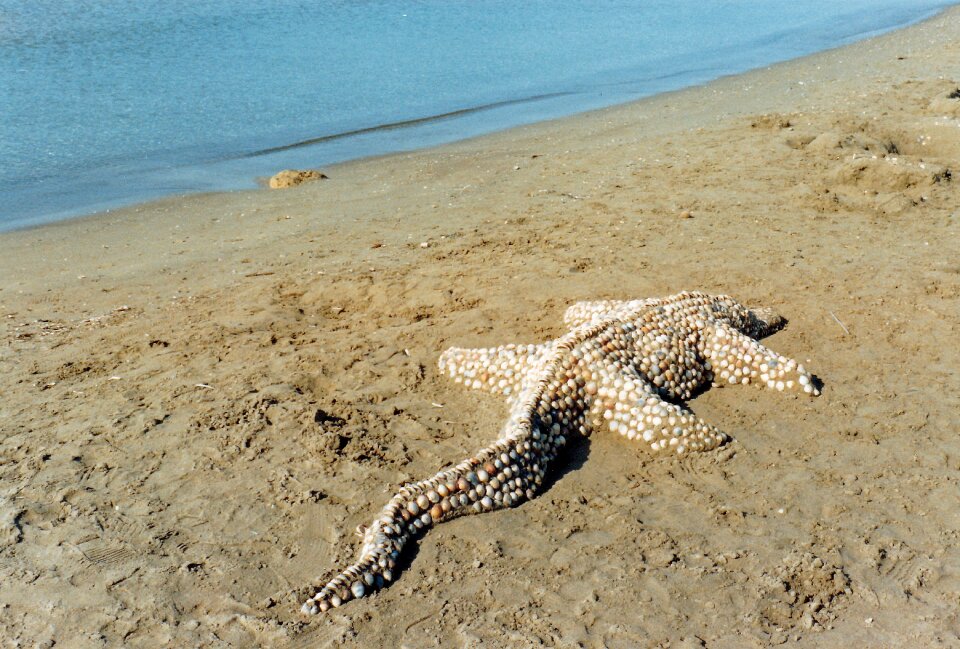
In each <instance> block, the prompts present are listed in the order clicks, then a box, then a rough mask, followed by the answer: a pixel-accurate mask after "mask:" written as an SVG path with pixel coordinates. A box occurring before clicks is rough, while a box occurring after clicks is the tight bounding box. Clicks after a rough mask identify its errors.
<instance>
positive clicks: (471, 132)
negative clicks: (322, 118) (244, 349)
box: [0, 5, 953, 235]
mask: <svg viewBox="0 0 960 649" xmlns="http://www.w3.org/2000/svg"><path fill="white" fill-rule="evenodd" d="M952 6H953V5H951V6H946V7H943V8H941V9H937V10H934V11H931V12H927V13H924V14H923V15H920V16H917V17H915V18H913V19H910V20H907V21H904V22H901V23H898V24H894V25H890V26H888V27H884V28H881V29H874V30H868V31H864V32H861V33H857V34H853V35H849V36H847V37H845V38H844V39H842V42H840V43H838V44H836V45H834V46H832V47H828V48H824V49H822V50H817V51H815V52H810V53H808V54H804V55H802V56H799V57H795V58H790V59H784V60H776V61H770V62H767V63H763V64H760V65H757V66H754V67H750V68H747V69H742V70H736V71H734V72H728V71H724V70H723V69H722V68H720V67H704V68H700V69H688V70H680V71H675V72H672V73H670V74H669V75H664V76H662V77H660V78H659V79H643V80H642V81H643V82H645V84H646V85H648V86H649V85H651V82H654V81H658V82H660V84H661V87H659V88H657V89H655V90H652V91H651V92H648V93H646V94H641V95H637V94H632V95H630V96H629V97H625V98H622V99H619V98H616V96H617V95H618V94H628V95H629V94H630V93H617V92H613V93H611V94H612V96H613V97H615V99H614V100H613V101H610V99H609V97H610V95H608V96H607V97H606V98H605V96H604V94H603V93H602V92H601V93H597V92H593V93H587V92H585V91H577V90H571V91H566V92H554V93H545V94H537V95H532V96H529V97H520V98H515V99H509V100H504V101H498V102H493V103H489V104H483V105H478V106H472V107H465V108H461V109H457V110H453V111H448V112H444V113H439V114H436V115H428V116H424V117H415V118H411V119H404V120H400V121H396V122H390V123H385V124H379V125H371V126H368V127H362V128H356V129H350V130H346V131H343V132H335V133H330V134H321V135H318V136H316V137H310V138H306V139H302V140H298V141H294V142H289V143H286V144H279V145H274V146H268V147H264V148H259V149H256V150H252V151H249V152H242V153H238V154H235V155H228V156H223V157H220V158H218V159H215V160H206V161H204V162H201V163H195V162H194V163H188V164H179V165H177V164H173V165H170V166H168V167H162V166H161V167H158V166H154V167H151V168H142V169H138V170H135V171H132V172H127V173H123V174H121V175H119V176H118V177H116V178H113V180H112V182H111V181H109V180H108V181H107V182H106V183H104V179H105V177H106V176H107V174H106V172H107V171H109V167H108V168H106V169H102V168H98V169H96V170H94V171H92V172H90V173H89V174H80V175H79V177H77V178H73V179H68V180H66V181H65V183H64V184H65V185H66V186H68V187H69V188H72V189H79V188H83V187H85V186H88V185H90V186H104V187H105V190H107V191H105V192H104V193H106V194H108V195H109V194H110V191H109V189H110V188H111V187H113V186H117V187H119V186H129V185H130V184H131V182H133V183H136V181H137V180H138V179H140V178H146V176H147V175H148V174H149V175H151V176H152V178H151V180H152V181H153V184H154V185H155V187H154V188H152V189H143V190H142V191H141V192H140V193H136V194H133V195H129V196H126V197H123V198H115V199H106V200H103V201H101V202H96V203H92V204H89V203H88V204H86V205H83V206H79V207H76V208H73V209H62V210H54V211H49V212H45V213H44V214H40V215H37V214H33V215H30V214H27V215H24V216H20V217H14V218H12V219H7V220H0V235H2V234H3V233H4V232H12V231H17V230H26V229H33V228H38V227H44V226H49V225H56V224H58V223H60V222H63V221H66V220H74V219H78V218H85V217H97V216H100V215H103V214H108V213H109V212H110V211H111V210H114V209H118V208H128V207H133V206H138V205H143V204H147V203H152V202H154V201H157V200H161V199H164V198H172V197H178V196H179V197H182V196H191V195H200V194H211V193H214V194H216V193H222V192H232V191H243V190H252V189H255V188H257V187H258V186H262V180H263V175H262V174H261V175H259V176H258V175H256V174H251V173H249V167H247V166H245V165H244V161H248V160H251V159H254V158H258V159H260V160H261V162H269V166H270V168H272V169H273V170H274V171H279V170H280V169H283V168H318V167H321V166H322V167H324V168H330V167H332V166H334V165H337V164H341V163H346V162H355V161H359V160H364V159H367V158H375V157H382V156H389V155H394V154H401V153H409V152H412V151H423V150H427V149H431V148H434V147H437V146H440V145H445V144H452V143H455V142H461V141H466V140H472V139H475V138H478V137H483V136H486V135H490V134H494V133H502V132H505V131H509V130H512V129H515V128H522V127H524V126H529V125H531V124H536V123H543V122H550V121H555V120H558V119H565V118H571V117H576V116H580V115H585V114H588V113H595V112H599V111H603V110H608V109H613V108H618V107H623V106H627V105H630V104H634V103H638V102H643V101H647V100H649V99H652V98H654V97H658V96H661V95H664V94H669V93H673V92H677V91H681V90H686V89H689V88H695V87H701V86H704V85H707V84H709V83H711V82H714V81H717V80H720V79H724V78H728V77H736V76H740V75H744V74H747V73H749V72H752V71H755V70H762V69H767V68H771V67H775V66H777V65H781V64H784V63H789V62H793V61H799V60H803V59H806V58H810V57H813V56H816V55H819V54H822V53H824V52H829V51H833V50H836V49H841V48H845V47H850V46H855V45H858V44H862V43H864V42H866V41H868V40H871V39H873V38H877V37H880V36H884V35H887V34H890V33H893V32H896V31H900V30H903V29H907V28H910V27H913V26H915V25H919V24H921V23H924V22H927V21H930V20H934V19H936V18H937V17H939V16H940V15H942V14H943V13H944V12H946V11H948V10H949V9H950V8H951V7H952ZM679 79H682V81H681V82H680V83H675V82H676V81H677V80H679ZM672 82H673V83H672ZM611 85H612V86H613V85H618V84H611ZM653 85H656V84H653ZM591 94H592V97H589V95H591ZM584 95H588V98H586V99H584V97H583V96H584ZM573 98H579V99H581V101H580V103H579V104H578V103H577V102H576V101H571V100H572V99H573ZM125 171H128V170H125ZM234 172H236V173H234ZM224 174H226V176H227V177H232V179H233V180H232V181H228V182H223V177H224ZM205 178H208V179H209V186H207V187H204V186H203V185H204V184H205V181H204V179H205ZM164 180H166V182H164ZM158 181H159V182H158ZM183 184H189V185H192V186H195V187H197V188H196V189H190V190H187V191H184V190H183V188H182V187H178V185H183ZM157 185H159V187H157ZM90 191H92V190H90Z"/></svg>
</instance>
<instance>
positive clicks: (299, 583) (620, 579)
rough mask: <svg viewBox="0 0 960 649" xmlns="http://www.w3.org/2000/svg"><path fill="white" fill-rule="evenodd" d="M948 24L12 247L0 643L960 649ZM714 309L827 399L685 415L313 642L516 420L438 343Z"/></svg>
mask: <svg viewBox="0 0 960 649" xmlns="http://www.w3.org/2000/svg"><path fill="white" fill-rule="evenodd" d="M958 87H960V13H958V12H957V11H950V12H947V13H946V14H944V15H941V16H940V17H938V18H935V19H933V20H931V21H928V22H925V23H923V24H921V25H918V26H915V27H913V28H910V29H907V30H904V31H901V32H897V33H894V34H890V35H886V36H883V37H880V38H877V39H873V40H870V41H867V42H865V43H861V44H858V45H854V46H851V47H847V48H843V49H839V50H835V51H832V52H827V53H823V54H820V55H817V56H813V57H809V58H806V59H803V60H800V61H795V62H789V63H785V64H781V65H777V66H775V67H773V68H770V69H766V70H760V71H756V72H752V73H749V74H746V75H741V76H738V77H732V78H727V79H722V80H720V81H717V82H715V83H712V84H710V85H707V86H704V87H701V88H696V89H691V90H688V91H683V92H678V93H673V94H669V95H664V96H660V97H657V98H654V99H651V100H647V101H643V102H639V103H635V104H631V105H627V106H623V107H618V108H614V109H609V110H605V111H600V112H596V113H590V114H587V115H582V116H577V117H573V118H569V119H564V120H559V121H555V122H549V123H544V124H539V125H534V126H531V127H526V128H522V129H516V130H512V131H508V132H504V133H500V134H497V135H493V136H487V137H484V138H479V139H475V140H470V141H466V142H461V143H458V144H455V145H450V146H446V147H441V148H438V149H432V150H428V151H423V152H416V153H412V154H403V155H395V156H388V157H384V158H379V159H370V160H364V161H359V162H355V163H350V164H346V165H340V166H337V167H331V168H327V169H324V170H323V171H324V172H325V173H326V174H327V175H328V176H329V179H327V180H324V181H323V182H315V183H306V184H303V185H302V186H299V187H294V188H290V189H287V190H285V191H275V192H271V191H269V190H262V191H252V192H241V193H232V194H220V195H206V196H194V197H188V198H171V199H168V200H164V201H160V202H156V203H151V204H148V205H142V206H138V207H134V208H130V209H126V210H119V211H115V212H111V213H109V214H106V215H101V216H97V217H92V218H87V219H80V220H76V221H72V222H69V223H65V224H61V225H55V226H48V227H44V228H39V229H33V230H28V231H22V232H13V233H8V234H5V235H3V236H2V237H0V277H2V278H3V282H2V285H0V315H2V316H3V317H2V323H3V324H2V329H0V340H2V344H0V393H2V395H3V399H2V402H0V638H2V642H0V646H10V647H20V646H24V647H32V646H42V647H50V646H56V647H120V646H124V647H159V646H190V647H193V646H197V647H255V646H263V647H277V648H291V647H299V648H306V647H314V646H317V647H328V646H345V647H375V646H385V647H386V646H390V647H428V646H443V647H457V646H463V647H503V646H511V647H539V646H582V647H645V646H662V647H668V646H669V647H709V648H711V649H714V648H724V647H726V648H733V647H766V646H772V645H778V644H783V643H791V645H793V646H800V647H851V646H869V647H906V646H911V647H921V646H922V647H930V646H960V620H958V614H957V610H958V602H960V533H958V529H960V491H958V486H960V484H958V483H960V414H958V413H960V371H958V370H960V346H958V341H960V258H958V254H957V253H958V252H960V237H958V231H960V211H958V206H960V181H958V179H957V178H955V177H954V173H955V172H957V171H958V170H960V98H957V97H956V96H955V95H957V94H958V93H955V91H956V90H957V89H958ZM685 289H691V290H692V289H696V290H703V291H707V292H710V293H728V294H730V295H733V296H734V297H736V298H738V299H739V300H741V301H743V302H745V303H748V304H754V305H763V306H768V307H772V308H774V309H776V310H777V311H778V312H780V313H782V314H783V315H784V316H786V317H787V318H788V320H789V324H788V325H787V327H786V328H785V329H783V330H782V331H780V332H778V333H776V334H775V335H774V336H772V337H770V338H768V339H766V341H765V344H767V345H769V346H770V347H772V348H773V349H775V350H777V351H778V352H781V353H783V354H785V355H788V356H791V357H794V358H797V359H798V360H800V361H801V362H803V363H804V364H805V365H806V366H807V367H808V368H809V369H810V370H811V371H812V372H814V373H815V374H816V375H817V376H818V377H819V378H820V379H821V380H822V381H823V383H824V393H823V395H822V396H821V397H819V398H818V399H810V398H807V397H804V396H802V395H801V396H797V395H795V394H778V393H776V392H769V391H760V390H757V389H755V388H752V387H738V388H733V387H727V388H723V389H712V390H709V391H707V392H706V393H704V394H703V395H701V396H699V397H697V398H696V399H694V400H693V401H692V402H691V404H690V405H691V407H692V408H693V410H694V411H695V412H696V413H697V414H698V415H700V416H701V417H703V418H704V419H705V420H707V421H708V422H710V423H712V424H714V425H716V426H718V427H719V428H721V429H722V430H724V431H726V432H728V433H730V434H732V435H733V436H734V437H735V438H736V441H735V442H734V443H732V444H730V445H728V446H726V447H724V448H722V449H720V450H718V451H713V452H710V453H704V454H699V455H694V456H691V457H686V458H683V459H677V458H676V457H673V456H669V455H663V456H653V455H651V454H650V453H647V452H645V451H644V450H643V448H641V447H639V446H638V445H636V444H631V443H630V442H628V441H627V440H625V439H623V438H621V437H619V436H616V435H612V434H598V435H596V436H594V437H592V438H591V439H589V440H586V441H582V442H578V443H576V444H574V445H573V446H572V447H571V448H569V450H568V452H567V453H566V455H565V456H563V458H561V460H560V461H559V462H558V464H557V467H556V468H557V470H556V471H555V472H554V478H555V479H554V481H553V482H552V484H551V485H550V486H549V489H547V490H546V491H545V492H544V493H542V494H541V495H540V496H539V497H537V498H536V499H535V500H532V501H530V502H526V503H524V504H522V505H521V506H519V507H517V508H514V509H509V510H504V511H499V512H494V513H489V514H483V515H480V516H470V517H464V518H460V519H457V520H455V521H452V522H449V523H445V524H443V525H440V526H438V527H437V528H435V529H434V530H432V531H431V532H430V533H428V534H427V536H426V537H425V538H424V539H423V540H422V541H421V542H420V544H419V546H418V548H417V549H415V550H414V551H412V552H410V553H409V554H408V555H407V557H406V560H405V564H407V567H406V568H405V569H404V570H403V572H402V573H401V574H400V576H399V578H398V579H397V580H396V582H395V583H394V584H393V585H392V586H391V587H390V588H388V589H386V590H384V591H382V592H380V593H379V594H377V595H375V596H373V597H369V598H365V599H363V600H360V601H356V602H351V603H349V604H348V605H347V606H344V607H342V608H339V609H335V610H333V611H331V612H329V613H327V614H325V615H321V616H317V617H305V616H302V615H301V613H300V610H299V605H300V602H301V601H302V598H303V597H304V596H306V595H307V594H308V593H309V592H310V591H311V589H310V586H311V585H319V584H321V583H323V581H324V579H325V578H329V577H331V576H332V575H333V574H334V573H335V571H336V570H338V569H340V568H342V567H343V566H345V565H346V564H347V563H348V562H350V561H352V559H353V558H354V556H355V553H356V552H357V550H358V547H359V542H358V539H357V538H356V537H355V536H354V529H355V528H356V526H357V525H358V524H361V523H367V522H369V521H370V520H371V518H372V516H374V515H375V514H376V512H377V511H378V510H379V509H380V507H381V506H382V505H383V504H384V503H385V502H386V500H387V499H388V498H389V496H390V494H392V493H393V491H395V489H396V488H397V487H398V486H399V485H400V484H402V483H403V482H405V481H408V480H413V479H418V478H424V477H427V476H430V475H432V474H433V473H434V472H436V471H437V470H438V469H440V468H441V467H443V466H445V465H449V464H452V463H455V462H459V461H460V460H462V459H463V458H465V457H467V456H468V455H469V454H470V453H472V452H473V451H475V450H476V449H479V448H481V447H483V446H485V445H487V444H488V443H489V442H490V441H492V440H493V439H494V438H495V437H496V435H497V432H498V431H499V429H500V427H501V425H502V423H503V419H504V415H505V412H506V408H505V406H504V404H503V402H502V400H501V399H500V398H497V397H494V396H492V395H489V394H485V393H481V392H475V391H466V390H463V389H462V388H460V387H459V386H457V385H455V384H453V383H452V382H450V381H449V380H447V379H445V378H444V377H443V376H441V375H440V373H439V371H438V370H437V367H436V362H437V358H438V356H439V354H440V353H441V352H442V351H443V350H444V349H446V348H447V347H449V346H451V345H457V346H463V347H479V346H490V345H499V344H503V343H508V342H542V341H544V340H547V339H550V338H554V337H557V336H558V335H561V334H562V333H563V332H564V327H563V323H562V315H563V311H564V309H565V308H566V307H567V306H568V305H570V304H572V303H573V302H575V301H578V300H584V299H588V300H596V299H623V298H638V297H653V296H662V295H669V294H671V293H675V292H677V291H680V290H685Z"/></svg>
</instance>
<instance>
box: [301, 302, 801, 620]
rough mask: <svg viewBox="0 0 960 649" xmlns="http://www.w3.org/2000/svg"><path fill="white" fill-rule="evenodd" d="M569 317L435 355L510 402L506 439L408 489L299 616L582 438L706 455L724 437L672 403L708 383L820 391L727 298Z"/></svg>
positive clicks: (382, 577) (366, 586)
mask: <svg viewBox="0 0 960 649" xmlns="http://www.w3.org/2000/svg"><path fill="white" fill-rule="evenodd" d="M565 319H566V321H567V324H568V325H569V326H570V327H571V328H572V330H571V331H570V333H568V334H567V335H565V336H563V337H562V338H559V339H557V340H554V341H551V342H549V343H545V344H542V345H505V346H502V347H496V348H488V349H460V348H452V349H449V350H447V351H446V352H444V354H442V355H441V357H440V361H439V366H440V370H441V372H443V373H445V374H448V375H449V376H451V377H453V379H454V380H455V381H457V382H459V383H462V384H464V385H466V386H467V387H470V388H474V389H481V390H486V391H490V392H494V393H497V394H502V395H505V396H507V397H508V398H509V401H510V403H511V410H510V417H509V419H508V421H507V424H506V425H505V426H504V428H503V430H502V431H501V435H500V438H499V439H498V440H497V441H496V442H495V443H494V444H493V445H491V446H489V447H487V448H485V449H483V450H481V451H480V452H479V453H477V454H476V455H475V456H474V457H471V458H468V459H467V460H464V461H463V462H461V463H460V464H458V465H457V466H455V467H452V468H450V469H448V470H445V471H441V472H440V473H438V474H437V475H435V476H433V477H432V478H430V479H427V480H423V481H420V482H417V483H413V484H409V485H406V486H404V487H403V488H401V489H400V490H399V491H398V492H397V494H396V495H394V497H393V498H392V499H391V500H390V502H389V503H388V504H387V505H386V507H384V509H383V510H382V511H381V513H380V515H379V516H378V517H377V519H376V520H374V521H373V523H372V524H371V525H370V526H369V527H368V528H366V529H365V530H364V531H363V533H362V534H363V547H362V548H361V552H360V557H359V559H358V561H357V562H356V563H355V564H353V565H352V566H350V567H349V568H347V569H346V570H344V571H343V572H342V573H340V574H339V575H338V576H337V577H335V578H334V579H332V580H331V581H329V582H328V583H327V584H326V585H325V586H324V587H323V588H321V589H320V590H319V591H318V592H317V593H316V594H315V595H314V596H313V597H311V598H310V599H309V600H307V601H306V602H305V603H304V605H303V610H304V612H306V613H317V612H319V611H326V610H328V609H329V608H330V607H336V606H340V605H341V604H343V603H344V602H347V601H349V600H351V599H354V598H359V597H363V596H365V595H367V594H368V593H370V592H372V591H374V590H377V589H379V588H382V587H383V586H384V585H385V584H386V583H388V582H390V581H391V580H392V579H393V578H394V576H395V575H394V571H395V569H396V565H397V560H398V557H399V556H400V553H401V552H402V550H403V548H404V546H405V544H406V543H407V542H408V541H410V540H411V539H415V538H417V537H418V536H420V535H421V534H423V533H424V532H425V531H426V530H427V529H429V528H430V527H432V526H433V525H435V524H437V523H440V522H443V521H445V520H448V519H450V518H453V517H455V516H459V515H462V514H466V513H480V512H485V511H490V510H494V509H499V508H502V507H510V506H513V505H516V504H518V503H520V502H522V501H523V500H525V499H530V498H533V497H534V496H535V495H536V493H537V492H538V490H539V489H540V486H541V485H542V483H543V479H544V475H545V472H546V471H547V469H548V467H549V466H550V464H551V462H552V461H553V460H554V459H555V458H556V456H557V454H558V452H559V451H560V449H561V448H562V447H563V446H564V445H565V444H566V443H567V440H569V439H570V438H572V437H574V436H588V435H590V433H591V431H593V430H596V429H598V428H601V427H603V426H606V427H607V428H609V429H610V430H611V431H613V432H616V433H619V434H621V435H623V436H625V437H627V438H628V439H630V440H635V441H637V442H639V443H643V444H645V445H647V446H648V448H650V449H651V450H652V451H661V450H671V451H673V452H676V453H678V454H683V453H686V452H689V451H704V450H709V449H712V448H715V447H716V446H718V445H720V444H723V443H724V442H725V441H727V440H728V439H729V437H728V436H727V435H726V434H724V433H722V432H721V431H719V430H717V429H716V428H714V427H713V426H710V425H709V424H707V423H705V422H703V421H701V420H700V419H699V418H697V417H696V416H695V415H694V414H693V413H691V412H690V411H688V410H686V409H685V408H683V407H682V406H680V405H678V404H677V403H673V402H675V401H684V400H686V399H689V398H690V397H691V396H692V395H693V394H694V393H695V392H696V391H697V390H700V389H702V388H703V387H704V386H705V385H707V384H709V383H710V382H711V381H722V382H727V383H738V384H749V383H760V384H761V385H765V386H767V387H769V388H772V389H775V390H779V391H783V390H801V391H803V392H806V393H807V394H811V395H817V394H819V391H818V390H817V388H816V387H815V385H814V382H813V379H812V377H811V376H810V375H809V374H808V373H807V372H806V370H805V369H804V368H803V366H802V365H800V364H798V363H797V362H796V361H794V360H792V359H788V358H785V357H783V356H780V355H778V354H776V353H775V352H772V351H770V350H768V349H766V348H765V347H763V346H762V345H761V344H760V343H758V342H757V341H756V340H754V338H755V337H760V336H763V335H766V334H768V333H770V332H771V331H773V330H775V329H777V328H778V327H779V326H780V325H781V324H782V320H781V319H779V317H777V316H775V315H773V314H772V313H770V312H766V311H763V310H750V309H747V308H746V307H744V306H743V305H741V304H739V303H738V302H736V301H735V300H733V299H732V298H729V297H727V296H719V297H713V296H709V295H705V294H703V293H681V294H679V295H675V296H671V297H668V298H662V299H652V300H634V301H630V302H598V303H580V304H578V305H575V306H574V307H571V308H570V309H569V310H568V311H567V314H566V317H565Z"/></svg>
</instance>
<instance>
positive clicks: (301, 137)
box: [0, 0, 953, 230]
mask: <svg viewBox="0 0 960 649" xmlns="http://www.w3.org/2000/svg"><path fill="white" fill-rule="evenodd" d="M950 4H953V3H952V2H947V1H936V0H845V1H844V2H837V1H836V0H806V1H802V2H781V1H774V0H699V1H697V2H692V1H691V2H685V1H682V0H670V1H664V0H556V1H554V0H549V1H548V0H526V1H523V2H520V1H518V0H513V1H507V0H484V1H482V2H481V1H478V0H477V1H469V2H468V1H465V0H419V1H414V2H411V1H401V0H344V1H337V0H260V1H258V2H252V1H250V0H136V1H134V0H31V1H29V2H27V1H24V0H0V230H3V229H11V228H17V227H23V226H26V225H32V224H37V223H42V222H47V221H51V220H57V219H61V218H66V217H69V216H73V215H77V214H82V213H89V212H92V211H96V210H101V209H105V208H108V207H112V206H117V205H122V204H128V203H132V202H137V201H141V200H145V199H148V198H154V197H159V196H163V195H168V194H174V193H185V192H196V191H208V190H221V189H236V188H243V187H253V186H254V185H255V179H256V178H257V177H260V176H265V175H269V174H271V173H273V172H275V171H277V170H279V169H281V168H286V167H318V166H321V165H326V164H331V163H333V162H338V161H343V160H347V159H352V158H357V157H361V156H365V155H371V154H378V153H386V152H390V151H397V150H406V149H414V148H419V147H423V146H428V145H431V144H436V143H440V142H446V141H451V140H456V139H461V138H464V137H469V136H472V135H477V134H480V133H484V132H489V131H493V130H497V129H502V128H505V127H508V126H513V125H517V124H521V123H527V122H533V121H538V120H542V119H546V118H551V117H557V116H560V115H565V114H570V113H575V112H579V111H583V110H588V109H592V108H598V107H601V106H607V105H612V104H616V103H621V102H625V101H629V100H632V99H636V98H639V97H643V96H647V95H651V94H654V93H657V92H662V91H666V90H673V89H677V88H680V87H684V86H688V85H693V84H697V83H702V82H705V81H708V80H710V79H713V78H716V77H719V76H722V75H726V74H731V73H736V72H741V71H744V70H747V69H750V68H755V67H759V66H763V65H767V64H770V63H773V62H776V61H780V60H785V59H789V58H794V57H797V56H801V55H804V54H809V53H812V52H815V51H819V50H823V49H827V48H830V47H834V46H837V45H840V44H844V43H847V42H851V41H853V40H857V39H859V38H863V37H866V36H870V35H873V34H876V33H880V32H883V31H886V30H889V29H893V28H896V27H900V26H903V25H906V24H909V23H911V22H916V21H918V20H921V19H923V18H925V17H928V16H930V15H932V14H933V13H935V12H936V11H937V10H939V9H941V8H943V7H945V6H948V5H950ZM432 118H435V119H432ZM385 126H390V128H383V127H385Z"/></svg>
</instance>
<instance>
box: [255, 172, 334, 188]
mask: <svg viewBox="0 0 960 649" xmlns="http://www.w3.org/2000/svg"><path fill="white" fill-rule="evenodd" d="M327 177H328V176H327V175H326V174H323V173H321V172H319V171H316V170H314V169H309V170H307V171H300V170H298V169H284V170H283V171H281V172H279V173H277V174H275V175H273V176H271V178H270V181H269V183H268V184H269V185H270V189H287V188H288V187H296V186H297V185H302V184H303V183H305V182H309V181H312V180H326V179H327Z"/></svg>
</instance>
